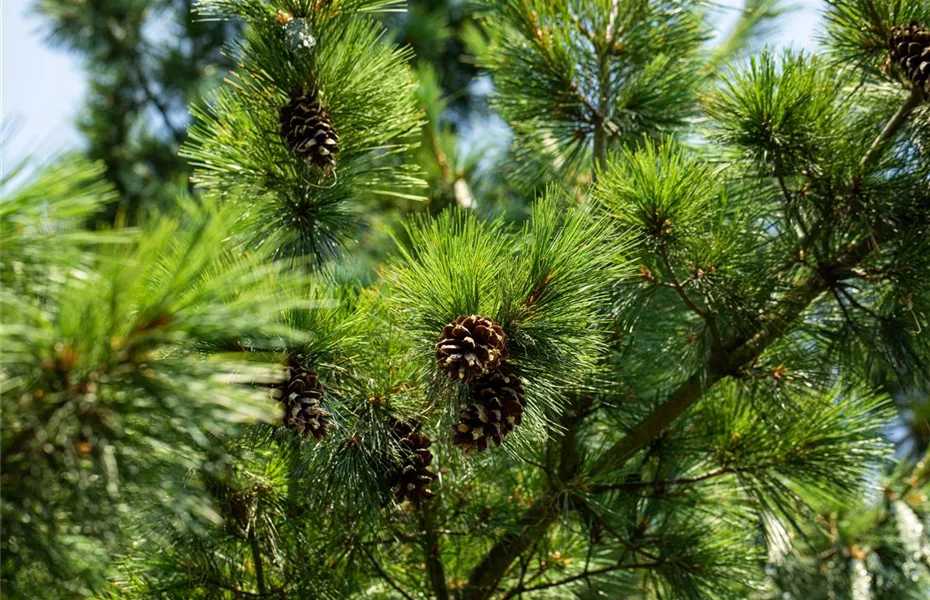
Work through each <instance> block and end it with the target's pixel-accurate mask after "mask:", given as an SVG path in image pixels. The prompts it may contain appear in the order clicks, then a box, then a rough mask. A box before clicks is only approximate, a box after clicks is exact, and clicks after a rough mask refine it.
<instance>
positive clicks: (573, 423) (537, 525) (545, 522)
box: [461, 398, 592, 600]
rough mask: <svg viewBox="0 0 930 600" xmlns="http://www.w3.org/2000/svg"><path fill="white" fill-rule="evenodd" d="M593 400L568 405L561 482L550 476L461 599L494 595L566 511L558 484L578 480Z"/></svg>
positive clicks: (487, 557) (471, 579) (478, 569)
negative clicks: (580, 438)
mask: <svg viewBox="0 0 930 600" xmlns="http://www.w3.org/2000/svg"><path fill="white" fill-rule="evenodd" d="M591 401H592V400H591V399H590V398H585V399H582V400H581V401H580V403H579V405H578V406H577V407H575V408H574V409H571V410H570V409H568V408H566V411H565V413H563V417H562V426H563V428H564V433H563V435H562V438H561V440H560V450H559V453H560V457H561V463H560V465H559V469H558V474H559V478H560V480H561V481H560V482H558V483H557V484H556V483H554V482H552V480H551V478H550V486H549V488H548V489H547V490H546V491H545V492H544V493H543V494H541V495H540V496H539V497H538V498H537V499H536V501H535V502H534V503H533V505H532V506H530V508H529V509H527V511H526V513H524V515H523V517H522V518H521V519H520V522H519V528H518V529H517V530H516V531H512V532H508V533H506V534H504V535H503V536H501V538H500V539H499V540H498V541H497V542H496V543H495V544H494V546H493V547H492V548H491V550H490V551H489V552H488V553H487V555H485V557H484V559H483V560H482V561H481V562H480V563H478V564H477V565H475V567H474V568H473V569H472V571H471V574H470V575H469V578H468V583H467V584H466V586H465V588H464V589H463V590H462V595H461V600H486V599H487V598H490V596H491V594H492V593H493V592H494V590H495V589H497V586H498V584H499V583H500V580H501V579H502V578H503V576H504V574H505V573H506V572H507V570H508V569H509V568H510V565H511V564H512V563H513V561H514V560H516V559H517V557H519V556H520V555H522V554H523V552H525V551H526V550H527V549H528V548H530V547H531V546H535V544H536V543H537V542H538V541H539V539H540V538H541V537H542V536H543V535H545V533H546V531H548V529H549V527H550V526H551V525H552V524H553V523H554V522H555V521H556V520H557V519H558V518H559V516H560V515H561V514H562V509H561V504H560V500H561V499H562V498H563V493H562V490H560V489H559V488H558V487H556V486H557V485H558V486H564V485H566V484H567V483H568V482H570V481H571V480H572V479H574V477H575V475H576V473H577V471H578V467H579V464H580V458H579V456H578V453H577V449H576V448H575V440H576V435H577V433H578V428H579V427H580V426H581V421H582V420H583V419H584V417H585V416H587V415H588V414H590V411H588V410H587V408H588V406H589V405H590V403H591Z"/></svg>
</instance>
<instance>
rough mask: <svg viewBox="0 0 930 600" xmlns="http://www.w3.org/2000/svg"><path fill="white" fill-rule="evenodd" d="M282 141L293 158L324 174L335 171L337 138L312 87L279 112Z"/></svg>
mask: <svg viewBox="0 0 930 600" xmlns="http://www.w3.org/2000/svg"><path fill="white" fill-rule="evenodd" d="M278 116H279V118H280V121H281V137H283V138H284V140H285V142H286V143H287V147H288V148H289V149H290V151H291V152H293V153H294V154H295V155H296V156H298V157H300V158H302V159H304V160H306V161H307V164H308V165H311V166H313V167H316V168H318V169H320V170H321V171H323V172H324V173H330V172H332V171H333V170H334V169H335V168H336V155H337V154H338V153H339V136H337V135H336V130H335V129H333V121H332V119H331V118H330V116H329V114H328V113H327V112H326V108H325V107H324V106H323V104H322V102H321V101H320V94H319V91H318V90H317V89H316V88H315V87H311V86H306V85H305V86H304V87H303V88H301V89H300V90H298V91H296V92H294V93H293V94H292V95H291V101H290V102H288V103H287V104H285V105H284V106H282V107H281V108H280V110H279V111H278Z"/></svg>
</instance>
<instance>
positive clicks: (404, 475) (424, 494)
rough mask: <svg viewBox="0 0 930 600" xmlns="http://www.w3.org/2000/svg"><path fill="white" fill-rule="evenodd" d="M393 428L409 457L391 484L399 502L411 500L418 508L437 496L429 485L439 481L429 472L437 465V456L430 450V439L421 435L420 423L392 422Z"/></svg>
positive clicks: (398, 469) (392, 478)
mask: <svg viewBox="0 0 930 600" xmlns="http://www.w3.org/2000/svg"><path fill="white" fill-rule="evenodd" d="M391 429H392V430H393V431H394V434H395V435H396V436H397V437H398V438H399V439H400V445H401V448H402V449H403V452H404V454H405V456H404V458H403V461H402V463H401V464H400V465H399V466H398V468H397V469H395V470H394V471H392V472H391V473H389V474H388V476H387V484H388V485H389V486H390V487H391V489H392V490H393V491H394V495H395V497H396V499H397V501H398V502H403V501H404V500H409V501H410V503H411V504H413V505H414V506H420V503H421V502H422V501H423V500H426V499H427V498H432V497H433V496H435V495H436V494H435V493H433V492H432V491H431V490H430V489H429V488H427V487H426V486H428V485H429V484H430V483H431V482H433V481H434V480H435V479H436V474H435V473H432V472H430V471H429V469H427V467H429V465H430V463H432V462H433V453H432V452H430V451H429V447H430V445H431V442H430V440H429V438H428V437H426V436H425V435H423V434H422V433H420V424H419V423H416V422H413V423H405V422H403V421H398V420H396V419H395V420H393V421H391Z"/></svg>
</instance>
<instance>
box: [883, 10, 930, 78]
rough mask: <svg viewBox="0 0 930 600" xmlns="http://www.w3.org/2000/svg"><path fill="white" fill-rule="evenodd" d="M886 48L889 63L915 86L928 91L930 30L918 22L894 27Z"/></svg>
mask: <svg viewBox="0 0 930 600" xmlns="http://www.w3.org/2000/svg"><path fill="white" fill-rule="evenodd" d="M888 49H889V51H890V52H889V59H890V61H891V64H892V65H893V66H894V67H895V68H897V69H899V70H900V72H901V73H902V74H903V75H904V76H905V77H906V78H907V79H908V80H909V81H910V82H911V83H913V84H914V85H915V86H917V88H919V89H921V90H923V91H924V92H927V93H930V30H928V29H927V28H925V27H923V26H921V25H920V24H918V23H910V24H909V25H901V26H898V27H894V28H892V30H891V37H890V38H889V40H888Z"/></svg>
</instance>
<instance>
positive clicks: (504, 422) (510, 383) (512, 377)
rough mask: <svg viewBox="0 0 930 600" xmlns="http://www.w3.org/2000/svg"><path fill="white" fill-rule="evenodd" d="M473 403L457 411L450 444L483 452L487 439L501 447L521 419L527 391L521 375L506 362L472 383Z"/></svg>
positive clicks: (467, 450)
mask: <svg viewBox="0 0 930 600" xmlns="http://www.w3.org/2000/svg"><path fill="white" fill-rule="evenodd" d="M471 397H472V404H470V405H469V406H467V407H466V408H465V409H463V410H462V411H461V412H460V413H459V423H458V424H457V425H455V426H454V433H453V434H452V443H453V444H455V445H456V446H459V447H460V448H461V449H462V450H464V451H465V452H467V453H471V452H484V451H485V450H487V449H488V445H489V444H488V442H489V440H490V441H493V442H494V444H495V445H497V446H500V445H501V442H503V441H504V438H505V437H507V435H508V434H509V433H510V432H511V431H513V430H514V429H515V428H516V427H517V426H518V425H520V423H522V422H523V411H524V409H525V408H526V393H525V392H524V391H523V385H522V383H521V382H520V377H519V376H518V375H517V374H516V372H514V370H513V369H512V368H510V367H508V366H506V365H504V366H502V367H501V368H500V369H499V370H497V371H495V372H493V373H490V374H488V375H485V376H483V377H480V378H478V379H476V380H475V381H474V383H473V384H472V386H471Z"/></svg>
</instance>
